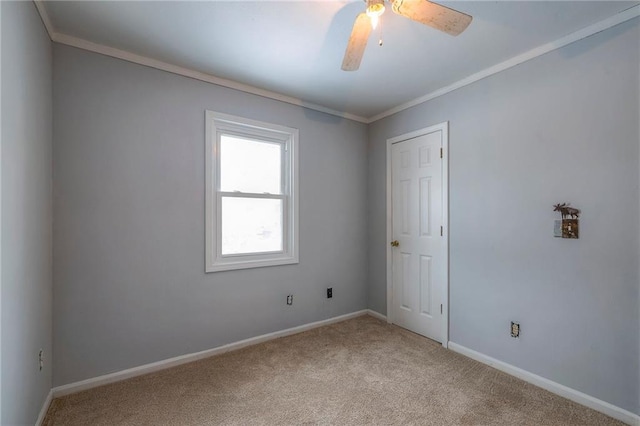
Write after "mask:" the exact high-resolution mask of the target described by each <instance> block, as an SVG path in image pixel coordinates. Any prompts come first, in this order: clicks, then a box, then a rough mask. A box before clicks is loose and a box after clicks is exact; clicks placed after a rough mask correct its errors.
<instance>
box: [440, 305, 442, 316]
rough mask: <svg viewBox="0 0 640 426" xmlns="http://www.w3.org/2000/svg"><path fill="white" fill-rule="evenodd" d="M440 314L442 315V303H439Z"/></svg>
mask: <svg viewBox="0 0 640 426" xmlns="http://www.w3.org/2000/svg"><path fill="white" fill-rule="evenodd" d="M440 315H442V303H441V304H440Z"/></svg>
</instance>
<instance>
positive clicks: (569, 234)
mask: <svg viewBox="0 0 640 426" xmlns="http://www.w3.org/2000/svg"><path fill="white" fill-rule="evenodd" d="M553 211H554V212H560V214H561V215H562V223H561V224H560V229H559V230H558V229H557V228H558V226H557V225H556V229H557V231H560V232H557V231H556V234H555V236H556V237H562V238H578V236H579V226H578V218H579V217H580V210H579V209H576V208H573V207H569V203H562V204H560V203H558V204H556V205H554V206H553ZM556 222H560V221H556Z"/></svg>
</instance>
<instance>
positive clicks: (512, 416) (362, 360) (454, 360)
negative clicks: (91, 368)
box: [45, 316, 622, 426]
mask: <svg viewBox="0 0 640 426" xmlns="http://www.w3.org/2000/svg"><path fill="white" fill-rule="evenodd" d="M221 424H222V425H291V424H294V425H299V424H322V425H369V424H378V425H394V424H395V425H399V424H402V425H406V424H413V425H536V426H537V425H616V424H622V423H619V422H617V421H616V420H613V419H611V418H609V417H607V416H605V415H603V414H600V413H598V412H596V411H593V410H591V409H589V408H586V407H583V406H581V405H578V404H575V403H573V402H571V401H568V400H566V399H564V398H560V397H558V396H555V395H553V394H551V393H549V392H547V391H545V390H542V389H540V388H537V387H535V386H532V385H530V384H527V383H525V382H523V381H521V380H519V379H516V378H514V377H511V376H509V375H507V374H504V373H502V372H499V371H497V370H494V369H492V368H490V367H487V366H485V365H483V364H480V363H478V362H476V361H473V360H471V359H468V358H466V357H463V356H461V355H458V354H456V353H454V352H451V351H448V350H446V349H443V348H442V347H441V346H440V345H439V344H437V343H435V342H433V341H430V340H428V339H425V338H423V337H420V336H418V335H415V334H413V333H410V332H408V331H405V330H403V329H401V328H398V327H395V326H390V325H387V324H386V323H384V322H382V321H380V320H377V319H375V318H373V317H370V316H363V317H359V318H355V319H352V320H349V321H344V322H341V323H338V324H334V325H330V326H326V327H322V328H318V329H315V330H311V331H307V332H305V333H301V334H297V335H294V336H289V337H284V338H281V339H277V340H273V341H270V342H266V343H262V344H260V345H256V346H251V347H248V348H244V349H241V350H238V351H235V352H230V353H226V354H223V355H219V356H215V357H211V358H208V359H205V360H201V361H197V362H193V363H190V364H185V365H182V366H178V367H174V368H171V369H169V370H164V371H161V372H158V373H153V374H149V375H146V376H141V377H136V378H133V379H129V380H126V381H123V382H119V383H114V384H111V385H107V386H103V387H100V388H96V389H92V390H88V391H85V392H80V393H77V394H74V395H69V396H66V397H63V398H58V399H55V400H54V401H53V403H52V405H51V407H50V409H49V412H48V414H47V418H46V419H45V425H181V426H182V425H221Z"/></svg>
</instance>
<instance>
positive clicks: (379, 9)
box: [342, 0, 473, 71]
mask: <svg viewBox="0 0 640 426" xmlns="http://www.w3.org/2000/svg"><path fill="white" fill-rule="evenodd" d="M364 1H365V2H366V3H367V10H366V12H363V13H361V14H360V15H358V17H357V18H356V21H355V23H354V24H353V30H351V36H350V37H349V44H348V45H347V51H346V52H345V54H344V59H343V60H342V69H343V70H344V71H355V70H357V69H358V68H359V67H360V61H361V60H362V55H363V54H364V49H365V47H367V40H368V39H369V34H371V31H372V30H373V29H374V28H375V27H376V25H377V24H378V19H379V18H380V15H382V14H383V13H384V10H385V7H384V1H385V0H364ZM387 1H389V2H390V3H391V9H392V10H393V11H394V12H395V13H397V14H398V15H401V16H404V17H405V18H409V19H411V20H412V21H416V22H419V23H421V24H424V25H428V26H430V27H432V28H435V29H437V30H440V31H443V32H445V33H447V34H450V35H453V36H457V35H458V34H460V33H461V32H463V31H464V30H465V29H466V28H467V27H468V26H469V24H470V23H471V19H473V18H472V17H471V16H469V15H467V14H465V13H462V12H458V11H457V10H453V9H449V8H448V7H445V6H442V5H439V4H437V3H432V2H430V1H428V0H387Z"/></svg>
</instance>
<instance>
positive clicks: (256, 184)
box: [220, 135, 282, 194]
mask: <svg viewBox="0 0 640 426" xmlns="http://www.w3.org/2000/svg"><path fill="white" fill-rule="evenodd" d="M281 159H282V145H281V144H278V143H269V142H262V141H256V140H249V139H242V138H238V137H235V136H229V135H222V136H221V138H220V190H222V191H228V192H232V191H240V192H253V193H258V194H262V193H265V192H268V193H270V194H280V193H281V184H280V179H281V176H282V170H281V168H280V166H281V164H280V163H281Z"/></svg>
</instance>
